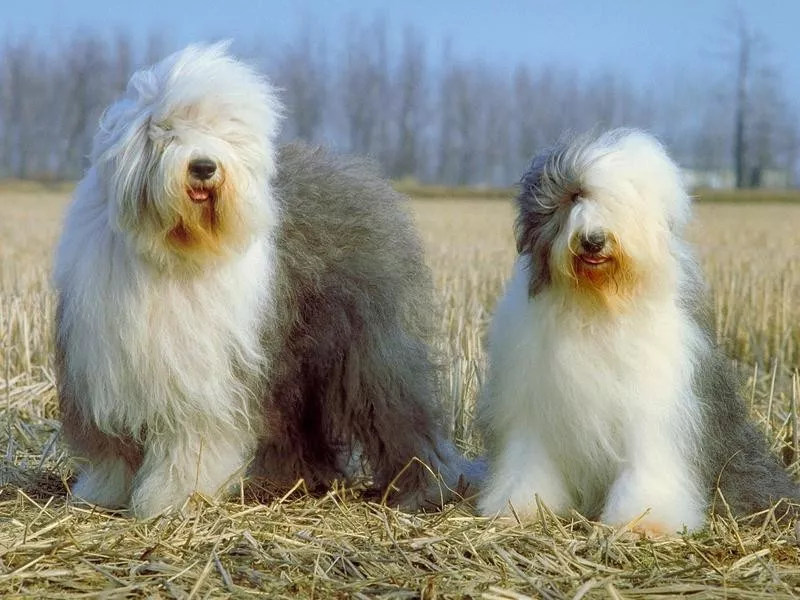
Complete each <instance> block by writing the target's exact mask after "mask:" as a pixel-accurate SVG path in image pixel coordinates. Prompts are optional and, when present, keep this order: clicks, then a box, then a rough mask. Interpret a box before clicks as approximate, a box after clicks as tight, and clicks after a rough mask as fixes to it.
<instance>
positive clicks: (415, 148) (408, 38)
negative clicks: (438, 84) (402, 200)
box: [391, 28, 428, 177]
mask: <svg viewBox="0 0 800 600" xmlns="http://www.w3.org/2000/svg"><path fill="white" fill-rule="evenodd" d="M426 77H427V63H426V59H425V46H424V45H423V42H422V40H421V38H420V37H419V36H418V35H417V34H416V32H415V31H414V30H413V29H411V28H407V29H406V30H405V32H404V34H403V47H402V50H401V55H400V60H399V63H398V66H397V69H396V76H395V79H394V81H393V85H392V92H391V95H392V96H394V97H395V99H396V101H397V112H396V114H395V122H396V124H397V135H396V138H397V141H396V143H395V148H394V152H393V154H394V156H393V160H392V168H391V174H392V175H393V176H394V177H404V176H407V175H415V174H418V171H419V161H420V154H421V153H422V151H423V150H422V147H421V144H422V136H423V135H424V132H425V129H426V128H427V126H428V111H427V106H426V98H425V93H426V87H425V79H426Z"/></svg>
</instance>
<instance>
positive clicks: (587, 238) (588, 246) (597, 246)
mask: <svg viewBox="0 0 800 600" xmlns="http://www.w3.org/2000/svg"><path fill="white" fill-rule="evenodd" d="M605 245H606V234H605V233H603V232H602V231H591V232H589V233H584V234H583V235H582V236H581V246H582V247H583V249H584V250H586V252H589V253H591V254H597V253H598V252H600V251H601V250H602V249H603V248H604V247H605Z"/></svg>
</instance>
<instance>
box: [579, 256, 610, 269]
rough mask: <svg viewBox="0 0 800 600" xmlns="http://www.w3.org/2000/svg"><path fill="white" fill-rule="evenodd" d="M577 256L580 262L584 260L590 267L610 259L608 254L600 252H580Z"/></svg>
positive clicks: (602, 263)
mask: <svg viewBox="0 0 800 600" xmlns="http://www.w3.org/2000/svg"><path fill="white" fill-rule="evenodd" d="M579 258H580V259H581V262H584V263H586V264H587V265H589V266H591V267H597V266H600V265H604V264H605V263H607V262H608V261H610V260H611V257H610V256H603V255H602V254H581V255H580V256H579Z"/></svg>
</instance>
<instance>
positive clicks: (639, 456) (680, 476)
mask: <svg viewBox="0 0 800 600" xmlns="http://www.w3.org/2000/svg"><path fill="white" fill-rule="evenodd" d="M517 203H518V209H519V213H518V218H517V222H516V242H517V250H518V252H519V257H518V259H517V261H516V265H515V268H514V273H513V276H512V279H511V281H510V282H509V284H508V287H507V291H506V292H505V295H504V296H503V297H502V299H501V300H500V301H499V304H498V306H497V309H496V314H495V316H494V318H493V322H492V325H491V329H490V333H489V363H490V364H489V373H488V377H487V385H486V388H485V389H484V391H483V394H482V397H481V399H480V402H479V421H480V425H481V428H482V430H483V432H484V435H485V437H486V442H487V445H488V447H489V452H490V473H489V477H488V480H487V483H486V486H485V488H486V489H485V491H484V493H483V494H482V495H481V498H480V500H479V507H480V510H481V512H482V513H483V514H485V515H496V514H498V513H501V514H504V515H507V516H513V515H514V514H516V516H517V517H519V518H521V519H523V520H524V519H528V520H533V519H536V518H537V516H538V508H537V499H536V498H537V496H538V498H539V499H540V500H541V501H542V502H544V504H546V505H547V506H548V507H550V508H551V509H552V510H553V511H554V512H556V513H557V514H558V513H561V514H563V513H565V512H567V511H568V510H569V509H570V508H574V509H577V510H579V511H580V512H582V513H583V514H585V515H587V516H590V517H592V518H599V519H600V520H601V521H603V522H606V523H609V524H613V525H618V526H619V525H624V524H629V523H632V522H634V523H637V525H636V527H637V528H639V529H641V530H644V531H648V532H662V533H674V532H677V531H679V530H681V529H683V528H684V527H686V528H688V529H695V528H698V527H701V526H702V525H703V524H704V521H705V515H706V511H707V509H708V508H710V507H711V506H712V505H717V506H720V505H723V504H722V501H723V499H724V502H725V503H727V505H729V506H730V508H731V509H732V512H733V514H734V515H745V514H750V513H753V512H755V511H757V510H760V509H764V508H768V507H770V506H771V504H772V503H773V502H776V501H778V500H779V499H781V498H787V497H788V498H793V499H797V498H798V497H800V493H799V492H800V490H798V487H797V486H796V485H795V484H794V483H793V482H792V481H791V479H790V478H789V476H788V474H787V473H786V471H785V470H784V469H783V468H782V466H781V465H780V464H779V463H778V461H777V459H775V458H774V457H773V456H771V455H770V453H769V451H768V447H767V444H766V441H765V439H763V438H762V435H761V434H760V433H759V432H758V431H757V429H756V428H755V426H754V425H753V424H751V423H749V422H748V420H747V417H746V411H745V407H744V404H743V403H742V402H741V401H740V399H739V398H737V390H736V384H735V382H734V378H733V377H732V374H731V373H730V372H729V371H728V367H727V366H726V361H725V359H724V357H721V356H720V355H719V354H718V352H717V351H716V350H715V348H714V347H713V345H712V341H711V340H712V333H711V331H710V323H709V320H708V318H707V316H705V315H704V314H703V313H702V312H701V311H700V309H699V306H700V305H701V304H702V294H703V284H702V281H701V279H700V277H699V271H698V269H697V267H696V265H695V262H694V260H693V258H692V254H691V251H690V249H689V247H688V246H687V244H686V242H685V241H684V239H683V230H684V226H685V224H686V222H687V220H688V218H689V216H690V200H689V197H688V196H687V193H686V191H685V189H684V187H683V185H682V183H681V179H680V174H679V170H678V168H677V167H676V165H675V164H674V163H673V162H672V161H671V160H670V158H669V157H668V156H667V154H666V153H665V151H664V149H663V148H662V146H661V145H660V144H659V143H658V142H657V141H656V140H655V139H653V138H652V137H651V136H649V135H648V134H645V133H643V132H640V131H636V130H613V131H610V132H605V133H602V134H594V135H587V136H584V137H582V138H578V139H575V140H573V141H571V142H566V143H564V144H562V145H560V146H558V147H556V148H555V149H554V150H552V151H551V152H548V153H545V154H543V155H541V156H538V157H537V158H535V159H534V161H533V163H532V165H531V167H530V169H529V170H528V172H527V173H526V174H525V176H524V177H523V179H522V182H521V192H520V194H519V196H518V200H517ZM717 490H718V491H719V496H717V495H716V493H717ZM642 515H644V516H642ZM639 517H641V519H640V520H638V521H636V519H638V518H639Z"/></svg>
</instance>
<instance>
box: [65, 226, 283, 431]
mask: <svg viewBox="0 0 800 600" xmlns="http://www.w3.org/2000/svg"><path fill="white" fill-rule="evenodd" d="M69 242H70V240H65V243H64V244H63V245H62V249H61V251H60V253H59V258H60V261H59V265H58V267H57V271H56V279H57V283H58V285H59V288H60V289H62V290H64V288H67V287H68V288H70V290H69V293H66V294H64V293H62V298H65V299H66V303H65V304H64V305H63V307H62V311H63V318H62V324H61V329H62V332H63V333H66V335H63V339H64V340H65V343H66V348H65V350H66V353H67V369H68V374H69V377H70V379H71V381H72V385H73V386H74V389H76V391H78V393H79V394H82V396H83V397H82V398H81V399H80V401H79V402H80V404H81V405H82V406H83V408H84V410H85V411H86V413H87V416H89V415H91V418H92V419H93V421H94V422H95V424H96V425H97V426H98V427H99V428H100V429H101V430H102V431H104V432H106V433H110V434H132V435H134V436H136V435H139V434H141V433H142V432H143V428H144V427H145V426H146V428H147V431H148V432H150V433H154V434H159V433H160V432H161V431H162V430H164V431H171V430H174V429H175V428H176V426H177V425H178V424H181V423H182V424H184V425H185V424H186V423H187V422H190V423H191V424H192V426H193V427H194V428H197V429H199V430H200V431H205V432H207V433H211V434H213V432H214V430H215V424H220V423H223V424H226V425H231V424H232V423H233V422H237V423H242V422H243V421H244V422H246V421H247V419H248V418H249V406H250V405H251V404H252V399H251V398H250V397H249V394H248V390H247V389H246V385H245V383H244V379H246V375H247V374H248V371H249V372H252V373H257V372H258V371H259V370H260V369H262V368H263V366H264V360H265V357H263V356H262V351H261V344H260V340H259V335H260V332H261V326H262V324H263V321H264V319H265V318H266V316H267V315H268V314H269V306H268V301H269V298H270V297H271V290H270V283H271V280H272V275H271V269H270V265H271V264H272V262H273V261H272V257H271V245H270V244H268V243H267V242H266V241H259V242H257V243H255V244H253V245H252V246H251V247H250V248H249V250H248V251H246V252H245V253H243V254H242V255H240V256H238V257H236V258H234V259H232V260H230V261H228V262H226V263H225V264H223V265H220V266H217V267H215V268H213V269H209V270H208V271H207V272H204V273H202V274H200V275H198V276H192V277H183V278H181V277H176V276H169V275H165V274H163V273H159V272H156V271H155V270H153V269H152V267H150V266H149V265H147V264H144V263H142V262H140V261H139V260H138V259H137V258H136V257H134V256H132V255H131V253H130V252H129V251H128V250H127V249H126V248H125V246H124V244H123V243H122V242H121V241H120V240H119V239H114V238H113V236H112V234H111V233H108V232H103V233H102V234H97V233H95V235H94V237H89V238H85V239H83V240H75V243H74V244H72V245H70V243H69Z"/></svg>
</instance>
